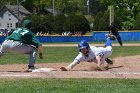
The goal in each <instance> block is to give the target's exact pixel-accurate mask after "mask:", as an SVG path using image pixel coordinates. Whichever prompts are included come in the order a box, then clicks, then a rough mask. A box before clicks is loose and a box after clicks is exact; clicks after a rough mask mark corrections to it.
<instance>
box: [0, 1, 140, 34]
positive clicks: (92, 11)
mask: <svg viewBox="0 0 140 93" xmlns="http://www.w3.org/2000/svg"><path fill="white" fill-rule="evenodd" d="M16 1H17V0H1V1H0V5H5V4H13V5H16V4H17V2H16ZM21 1H22V0H19V2H21ZM53 1H54V9H55V12H58V14H57V15H56V16H53V14H52V13H51V14H50V13H48V12H47V9H52V8H53ZM87 1H89V3H88V2H87ZM21 5H23V6H24V7H25V8H26V9H27V10H29V11H30V12H31V13H33V15H32V16H29V17H30V18H31V19H33V20H35V21H34V22H35V24H34V25H35V28H33V29H34V30H37V31H47V32H48V31H49V32H50V33H61V32H63V31H71V32H72V33H74V32H75V31H83V33H86V32H87V31H91V30H108V26H109V21H110V20H109V13H110V10H109V6H113V7H114V22H115V23H116V24H117V25H118V27H119V29H120V30H132V29H140V0H26V2H22V3H21ZM29 17H28V18H29ZM36 20H38V21H36ZM39 22H40V23H39ZM87 24H88V25H87Z"/></svg>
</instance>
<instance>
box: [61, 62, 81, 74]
mask: <svg viewBox="0 0 140 93" xmlns="http://www.w3.org/2000/svg"><path fill="white" fill-rule="evenodd" d="M79 63H80V62H79V61H78V60H74V61H73V62H72V63H71V64H69V65H68V66H67V67H60V70H61V71H68V70H71V69H73V68H74V67H75V66H76V65H77V64H79Z"/></svg>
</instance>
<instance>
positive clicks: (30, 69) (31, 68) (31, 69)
mask: <svg viewBox="0 0 140 93" xmlns="http://www.w3.org/2000/svg"><path fill="white" fill-rule="evenodd" d="M35 69H36V67H35V66H28V70H27V72H32V71H33V70H35Z"/></svg>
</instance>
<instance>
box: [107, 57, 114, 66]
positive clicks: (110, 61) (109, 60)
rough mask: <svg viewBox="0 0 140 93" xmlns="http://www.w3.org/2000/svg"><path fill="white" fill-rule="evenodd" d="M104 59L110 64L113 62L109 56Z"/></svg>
mask: <svg viewBox="0 0 140 93" xmlns="http://www.w3.org/2000/svg"><path fill="white" fill-rule="evenodd" d="M105 61H106V62H107V63H108V64H110V65H112V64H113V61H112V60H111V59H109V58H106V59H105Z"/></svg>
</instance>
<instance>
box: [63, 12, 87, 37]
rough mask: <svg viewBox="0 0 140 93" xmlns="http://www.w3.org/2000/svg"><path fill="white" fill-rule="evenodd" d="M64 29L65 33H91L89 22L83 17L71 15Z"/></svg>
mask: <svg viewBox="0 0 140 93" xmlns="http://www.w3.org/2000/svg"><path fill="white" fill-rule="evenodd" d="M64 29H65V31H70V32H72V33H75V32H77V31H81V32H82V33H83V34H85V33H86V32H87V31H90V26H89V22H88V21H87V19H86V18H85V17H84V16H83V15H73V14H71V15H69V16H68V17H67V18H66V22H65V25H64Z"/></svg>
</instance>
